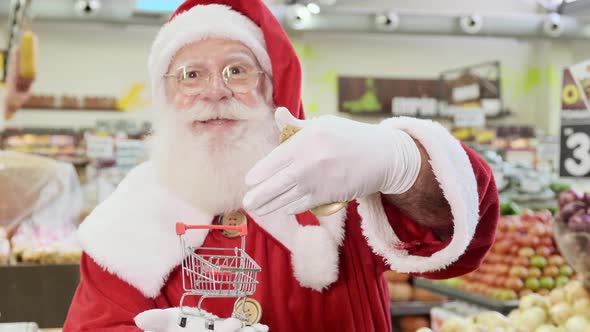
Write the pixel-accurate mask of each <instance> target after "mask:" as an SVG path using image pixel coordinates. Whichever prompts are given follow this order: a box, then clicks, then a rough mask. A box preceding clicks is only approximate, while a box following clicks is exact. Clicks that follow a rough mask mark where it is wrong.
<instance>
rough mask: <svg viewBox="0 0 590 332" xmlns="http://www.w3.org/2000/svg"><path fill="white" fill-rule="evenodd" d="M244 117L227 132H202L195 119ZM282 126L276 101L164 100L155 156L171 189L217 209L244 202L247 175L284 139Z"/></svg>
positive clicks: (204, 207)
mask: <svg viewBox="0 0 590 332" xmlns="http://www.w3.org/2000/svg"><path fill="white" fill-rule="evenodd" d="M214 118H227V119H237V120H239V121H238V122H237V123H236V124H234V125H233V127H231V128H229V130H225V131H224V132H223V134H221V133H217V132H196V131H195V130H194V129H193V128H192V123H193V121H195V120H197V121H205V120H208V119H214ZM278 137H279V130H278V128H277V126H276V124H275V122H274V112H273V109H272V108H271V107H270V106H267V105H263V106H259V107H247V106H244V105H242V104H241V103H239V102H237V101H236V100H235V99H232V100H230V101H228V102H224V103H223V104H220V103H216V104H212V103H208V102H197V103H196V104H195V106H194V107H192V108H191V109H188V110H182V111H178V110H176V109H175V108H174V107H173V106H169V105H168V106H164V107H161V108H160V109H158V110H157V111H156V119H155V121H154V135H153V136H152V137H151V140H150V141H151V142H150V144H151V159H152V160H153V162H154V164H155V166H156V169H157V172H158V175H159V177H160V180H161V181H162V184H163V185H164V187H165V188H166V189H168V190H169V191H170V192H172V193H173V194H175V195H177V196H179V197H180V198H181V199H184V200H185V201H187V202H188V203H190V204H192V205H193V206H195V207H196V208H198V209H200V210H202V211H204V212H208V213H210V214H213V215H219V214H223V213H229V212H232V211H236V210H238V209H240V208H241V207H242V199H243V197H244V195H245V194H246V191H247V187H246V185H245V182H244V178H245V176H246V174H247V173H248V171H249V170H250V169H251V168H252V167H253V166H254V164H255V163H256V162H257V161H258V160H260V159H262V158H263V157H264V156H266V155H267V154H268V153H269V152H270V151H271V150H272V149H273V148H275V147H276V146H277V145H278Z"/></svg>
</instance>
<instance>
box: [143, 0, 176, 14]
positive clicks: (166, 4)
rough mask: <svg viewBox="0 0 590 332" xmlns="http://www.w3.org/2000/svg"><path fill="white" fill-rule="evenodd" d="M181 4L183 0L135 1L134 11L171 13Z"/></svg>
mask: <svg viewBox="0 0 590 332" xmlns="http://www.w3.org/2000/svg"><path fill="white" fill-rule="evenodd" d="M183 2H184V1H183V0H137V1H136V4H135V9H136V10H137V11H141V12H155V13H157V12H164V13H171V12H174V11H175V10H176V8H178V6H180V4H181V3H183Z"/></svg>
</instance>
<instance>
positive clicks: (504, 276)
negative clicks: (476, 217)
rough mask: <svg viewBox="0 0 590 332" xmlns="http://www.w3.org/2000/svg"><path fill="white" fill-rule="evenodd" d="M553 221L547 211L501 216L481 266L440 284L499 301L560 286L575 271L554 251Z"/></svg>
mask: <svg viewBox="0 0 590 332" xmlns="http://www.w3.org/2000/svg"><path fill="white" fill-rule="evenodd" d="M552 222H553V218H552V216H551V213H550V212H549V211H540V212H532V211H530V210H529V211H525V212H523V213H522V214H521V215H519V216H503V217H501V218H500V220H499V222H498V227H497V229H496V242H495V243H494V244H493V246H492V248H491V250H490V252H489V253H488V255H487V256H486V258H485V259H484V261H483V263H482V265H481V266H480V268H479V269H478V270H476V271H474V272H472V273H469V274H466V275H464V276H462V277H459V278H453V279H448V280H444V281H441V283H443V284H446V285H449V286H454V287H459V288H461V289H464V290H466V291H468V292H475V293H479V294H482V295H485V296H490V297H493V298H495V299H498V300H502V301H508V300H516V299H518V298H521V297H523V296H525V295H527V294H530V293H533V292H535V293H540V294H544V295H546V294H548V293H549V292H550V291H551V290H553V289H554V288H560V287H563V286H564V285H565V284H567V283H568V282H569V281H570V279H571V278H572V276H573V274H574V270H573V269H572V267H571V266H569V265H568V264H567V262H566V261H565V259H564V258H563V257H562V256H561V255H560V253H559V252H558V250H557V247H556V245H555V243H554V240H553V229H552V225H551V224H552Z"/></svg>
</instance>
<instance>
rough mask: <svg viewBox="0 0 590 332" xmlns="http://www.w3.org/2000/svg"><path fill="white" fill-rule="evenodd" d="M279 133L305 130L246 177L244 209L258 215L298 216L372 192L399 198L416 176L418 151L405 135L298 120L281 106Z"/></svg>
mask: <svg viewBox="0 0 590 332" xmlns="http://www.w3.org/2000/svg"><path fill="white" fill-rule="evenodd" d="M275 121H276V123H277V125H278V126H279V129H281V130H282V129H283V128H284V126H286V125H291V126H294V127H298V128H303V129H301V130H300V131H299V132H297V133H296V134H295V135H294V136H293V137H291V138H289V139H288V140H287V141H286V142H284V143H283V144H281V145H279V146H278V147H277V148H276V149H274V150H273V151H272V152H271V153H269V154H268V155H267V156H266V157H265V158H263V159H262V160H260V161H259V162H258V163H257V164H256V165H254V167H253V168H252V169H251V170H250V172H249V173H248V174H247V175H246V184H247V185H248V186H250V190H249V192H248V193H247V194H246V196H245V197H244V201H243V204H244V207H245V208H246V209H247V210H248V211H252V212H254V213H256V214H257V215H265V214H268V213H271V212H273V211H276V210H278V209H285V211H286V212H287V213H288V214H297V213H301V212H304V211H307V210H309V209H311V208H314V207H317V206H319V205H322V204H328V203H333V202H347V201H350V200H353V199H356V198H360V197H364V196H367V195H370V194H374V193H376V192H382V193H384V194H401V193H404V192H405V191H407V190H408V189H410V188H411V187H412V185H413V184H414V182H415V181H416V178H417V177H418V173H419V171H420V165H421V164H420V163H421V158H420V151H419V150H418V147H417V146H416V143H415V142H414V140H413V139H412V138H411V137H410V136H409V135H408V134H407V133H405V132H404V131H401V130H399V129H395V128H392V127H389V126H387V125H386V124H379V125H373V124H366V123H362V122H357V121H352V120H348V119H344V118H340V117H335V116H322V117H319V118H317V119H312V120H298V119H296V118H294V117H293V116H292V115H291V113H290V112H289V111H288V110H287V109H286V108H284V107H281V108H278V109H277V111H276V112H275Z"/></svg>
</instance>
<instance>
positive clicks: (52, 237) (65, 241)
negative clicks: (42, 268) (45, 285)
mask: <svg viewBox="0 0 590 332" xmlns="http://www.w3.org/2000/svg"><path fill="white" fill-rule="evenodd" d="M0 164H2V165H3V166H4V167H3V168H2V169H0V195H1V196H2V202H1V203H0V204H1V205H0V226H4V227H6V228H7V229H8V230H9V231H10V234H13V235H12V237H11V244H12V246H11V247H12V254H13V255H15V256H16V257H17V258H18V259H19V260H22V261H35V262H37V261H43V262H57V261H67V262H71V261H72V260H74V259H73V258H72V257H79V255H80V248H79V246H77V244H76V241H75V237H74V232H75V230H76V227H77V222H78V218H79V214H80V211H81V207H82V192H81V188H80V183H79V181H78V177H77V174H76V171H75V170H74V168H73V166H72V165H71V164H67V163H63V162H59V161H55V160H51V159H48V158H43V157H39V156H34V155H29V154H23V153H17V152H7V151H0ZM39 256H42V257H43V258H42V259H39V258H38V257H39ZM56 257H57V258H56Z"/></svg>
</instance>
